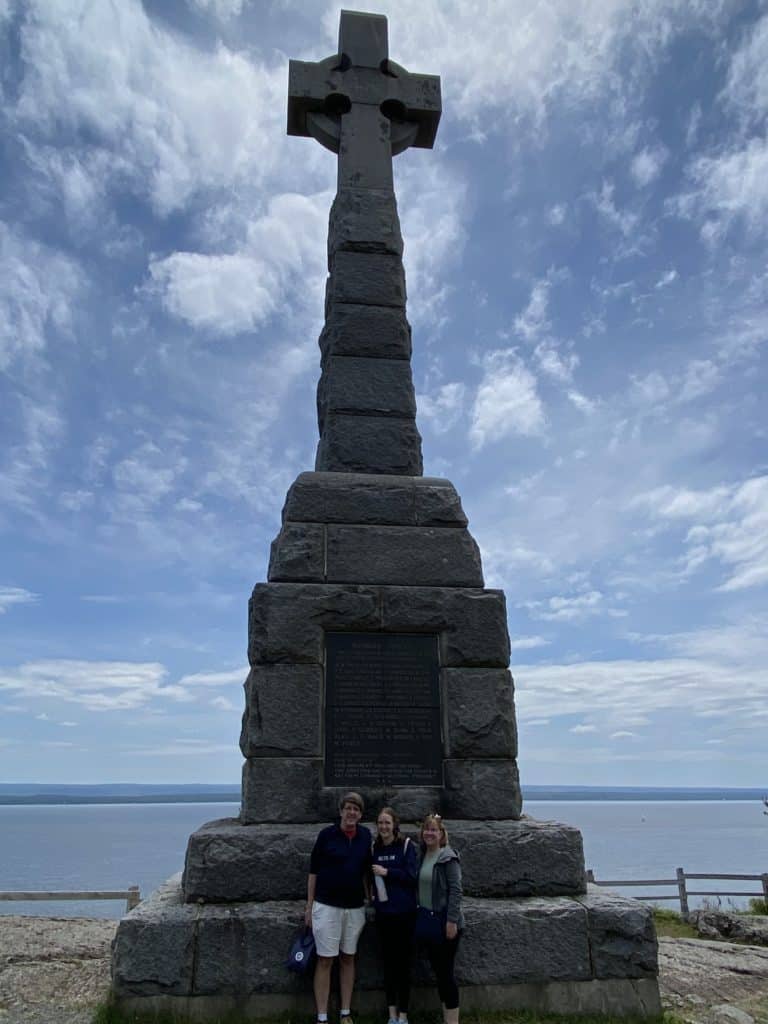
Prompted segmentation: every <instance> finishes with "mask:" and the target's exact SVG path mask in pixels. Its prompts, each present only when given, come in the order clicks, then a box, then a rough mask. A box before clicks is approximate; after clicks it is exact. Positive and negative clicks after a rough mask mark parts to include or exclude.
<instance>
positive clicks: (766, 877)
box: [760, 872, 768, 909]
mask: <svg viewBox="0 0 768 1024" xmlns="http://www.w3.org/2000/svg"><path fill="white" fill-rule="evenodd" d="M760 881H761V882H762V883H763V902H764V903H765V905H766V909H768V872H765V873H764V874H762V875H761V876H760Z"/></svg>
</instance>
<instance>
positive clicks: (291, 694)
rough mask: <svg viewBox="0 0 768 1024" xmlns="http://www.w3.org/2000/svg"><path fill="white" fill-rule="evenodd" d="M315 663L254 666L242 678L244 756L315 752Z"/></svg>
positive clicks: (319, 674) (318, 674) (318, 684)
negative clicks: (243, 683) (245, 676)
mask: <svg viewBox="0 0 768 1024" xmlns="http://www.w3.org/2000/svg"><path fill="white" fill-rule="evenodd" d="M322 691H323V670H322V668H321V666H320V665H255V666H254V667H253V668H252V669H251V671H250V672H249V673H248V678H247V679H246V681H245V712H244V714H243V725H242V731H241V734H240V749H241V750H242V752H243V757H277V756H280V755H283V756H288V757H319V756H320V753H321V750H320V716H321V699H322Z"/></svg>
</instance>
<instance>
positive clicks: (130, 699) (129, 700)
mask: <svg viewBox="0 0 768 1024" xmlns="http://www.w3.org/2000/svg"><path fill="white" fill-rule="evenodd" d="M165 676H166V670H165V668H164V667H163V666H162V665H159V664H157V663H156V662H127V661H82V660H80V661H78V660H74V659H58V660H56V659H45V660H41V661H32V662H26V663H24V664H22V665H19V666H18V667H17V668H15V669H0V690H7V691H10V692H12V693H14V694H17V695H18V696H21V697H24V698H26V699H27V700H46V701H56V700H59V701H63V702H65V703H71V704H79V705H81V706H82V707H84V708H86V709H87V710H89V711H124V710H129V709H132V708H138V707H142V706H143V705H145V704H147V703H149V701H150V700H151V699H152V698H153V697H156V696H162V695H163V692H164V689H163V682H164V680H165ZM43 714H45V712H43Z"/></svg>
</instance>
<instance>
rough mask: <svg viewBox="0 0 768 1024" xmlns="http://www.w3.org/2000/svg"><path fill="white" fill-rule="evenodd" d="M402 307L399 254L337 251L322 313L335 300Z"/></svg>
mask: <svg viewBox="0 0 768 1024" xmlns="http://www.w3.org/2000/svg"><path fill="white" fill-rule="evenodd" d="M343 302H354V303H357V304H358V305H361V306H397V307H400V308H404V307H405V272H404V270H403V262H402V260H401V259H400V257H399V256H392V255H379V254H375V253H366V252H344V251H340V252H337V253H336V254H335V255H334V257H333V260H332V261H331V273H330V275H329V277H328V286H327V289H326V310H325V311H326V317H327V316H328V314H329V312H330V311H331V310H332V309H333V308H334V307H335V305H336V304H337V303H343Z"/></svg>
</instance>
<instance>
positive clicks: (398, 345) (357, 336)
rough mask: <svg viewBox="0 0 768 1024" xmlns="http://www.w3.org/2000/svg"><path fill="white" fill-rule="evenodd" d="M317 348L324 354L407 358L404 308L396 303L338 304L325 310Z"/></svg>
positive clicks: (408, 334) (408, 343) (407, 328)
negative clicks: (326, 312) (386, 304)
mask: <svg viewBox="0 0 768 1024" xmlns="http://www.w3.org/2000/svg"><path fill="white" fill-rule="evenodd" d="M320 351H321V353H322V356H323V359H325V358H327V357H328V356H370V357H372V358H374V359H410V358H411V328H410V325H409V323H408V321H407V320H406V318H405V310H404V309H402V308H401V307H396V306H364V305H359V304H354V303H343V304H342V303H339V304H337V305H335V306H334V307H333V308H332V309H330V310H329V311H328V316H327V317H326V321H325V326H324V327H323V330H322V333H321V334H320Z"/></svg>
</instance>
